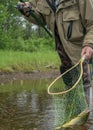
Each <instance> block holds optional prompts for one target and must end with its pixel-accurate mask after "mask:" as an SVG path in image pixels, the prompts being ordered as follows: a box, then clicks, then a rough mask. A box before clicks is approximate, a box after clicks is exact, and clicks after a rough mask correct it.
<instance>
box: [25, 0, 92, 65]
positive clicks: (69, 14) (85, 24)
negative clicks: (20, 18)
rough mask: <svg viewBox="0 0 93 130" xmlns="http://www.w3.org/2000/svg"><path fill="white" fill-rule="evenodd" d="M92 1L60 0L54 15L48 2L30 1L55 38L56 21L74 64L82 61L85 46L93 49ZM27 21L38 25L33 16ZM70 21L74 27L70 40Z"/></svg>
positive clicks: (66, 49) (44, 0)
mask: <svg viewBox="0 0 93 130" xmlns="http://www.w3.org/2000/svg"><path fill="white" fill-rule="evenodd" d="M50 1H51V0H50ZM91 1H92V0H60V4H59V6H58V7H57V10H56V13H55V14H54V12H53V10H52V9H51V8H50V7H49V5H48V4H47V2H46V0H30V3H31V5H32V10H34V11H35V13H36V15H39V17H40V18H41V20H42V22H43V23H44V24H45V25H47V27H48V28H49V29H50V30H51V32H52V33H53V36H54V38H55V34H54V27H55V21H56V23H57V28H58V32H59V36H60V39H61V42H62V44H63V47H64V49H65V51H66V53H67V54H68V56H69V58H70V59H71V61H72V63H73V64H75V63H76V62H77V61H78V60H79V59H80V57H81V50H82V47H83V46H86V45H88V46H90V47H93V7H92V4H91ZM92 3H93V2H92ZM26 19H27V20H29V21H30V22H33V23H35V24H38V23H37V22H36V21H35V20H34V19H33V18H32V17H31V16H30V17H28V18H26ZM70 21H72V22H73V25H72V34H71V37H70V38H69V39H68V37H67V33H68V27H69V24H70ZM84 28H86V34H84Z"/></svg>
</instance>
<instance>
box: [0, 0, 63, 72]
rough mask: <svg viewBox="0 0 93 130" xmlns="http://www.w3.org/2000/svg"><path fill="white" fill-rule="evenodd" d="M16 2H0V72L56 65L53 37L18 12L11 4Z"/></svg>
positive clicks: (31, 69) (53, 66) (29, 69)
mask: <svg viewBox="0 0 93 130" xmlns="http://www.w3.org/2000/svg"><path fill="white" fill-rule="evenodd" d="M17 2H18V1H17V0H13V1H12V0H7V1H6V0H1V1H0V72H2V71H4V72H7V71H8V72H15V71H33V70H46V69H47V68H49V67H50V68H57V67H58V64H59V62H60V61H59V58H58V56H57V53H56V52H55V47H54V41H53V39H52V38H50V37H49V36H48V34H47V33H46V32H45V30H43V29H42V28H41V27H37V26H35V25H33V24H31V23H29V22H28V21H26V20H25V19H24V18H23V17H22V15H20V13H19V12H18V10H17V9H16V8H15V7H14V6H15V5H16V4H17Z"/></svg>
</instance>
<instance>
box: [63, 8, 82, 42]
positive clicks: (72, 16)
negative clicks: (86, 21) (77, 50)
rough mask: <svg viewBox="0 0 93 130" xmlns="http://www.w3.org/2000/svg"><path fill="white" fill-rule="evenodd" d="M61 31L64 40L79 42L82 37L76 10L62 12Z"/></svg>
mask: <svg viewBox="0 0 93 130" xmlns="http://www.w3.org/2000/svg"><path fill="white" fill-rule="evenodd" d="M62 25H63V29H64V35H65V38H66V39H67V40H69V41H75V40H80V39H82V38H83V36H84V32H83V26H82V23H81V20H80V15H79V11H78V9H65V10H64V11H63V24H62Z"/></svg>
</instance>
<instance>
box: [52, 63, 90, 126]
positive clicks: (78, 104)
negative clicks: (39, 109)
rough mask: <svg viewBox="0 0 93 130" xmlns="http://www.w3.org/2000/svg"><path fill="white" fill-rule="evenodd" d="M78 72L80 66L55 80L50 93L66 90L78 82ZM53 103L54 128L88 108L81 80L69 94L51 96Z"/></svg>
mask: <svg viewBox="0 0 93 130" xmlns="http://www.w3.org/2000/svg"><path fill="white" fill-rule="evenodd" d="M80 72H81V70H80V66H79V65H78V66H77V67H75V68H74V69H72V70H70V71H69V72H68V73H66V74H65V75H64V76H63V77H61V78H60V79H59V80H57V81H56V82H55V83H54V84H53V86H52V87H51V89H50V91H51V92H53V93H56V92H61V91H65V90H68V89H69V88H71V87H72V86H73V85H74V84H75V83H76V81H77V80H78V78H79V76H80ZM53 102H54V106H55V127H59V126H62V125H63V124H65V123H67V122H68V121H70V120H72V119H73V118H74V117H76V116H77V115H78V114H80V113H81V112H82V111H84V110H85V109H86V108H88V104H87V102H86V97H85V93H84V86H83V82H82V79H81V80H80V81H79V83H78V84H77V86H76V87H75V88H74V89H73V90H71V91H70V92H68V93H66V94H59V95H53Z"/></svg>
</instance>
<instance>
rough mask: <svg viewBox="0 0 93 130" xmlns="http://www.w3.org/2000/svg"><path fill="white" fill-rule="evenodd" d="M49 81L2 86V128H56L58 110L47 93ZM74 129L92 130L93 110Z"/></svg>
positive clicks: (0, 121) (0, 88)
mask: <svg viewBox="0 0 93 130" xmlns="http://www.w3.org/2000/svg"><path fill="white" fill-rule="evenodd" d="M50 82H51V79H50V80H49V79H40V80H32V81H29V80H28V81H16V82H10V83H8V84H5V85H1V86H0V130H54V114H55V109H54V106H53V103H52V97H51V96H49V95H48V94H47V87H48V85H49V84H50ZM69 130H70V129H69ZM71 130H72V129H71ZM73 130H93V112H92V111H91V114H90V119H89V120H88V122H87V124H86V125H85V126H82V127H77V128H75V129H73Z"/></svg>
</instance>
